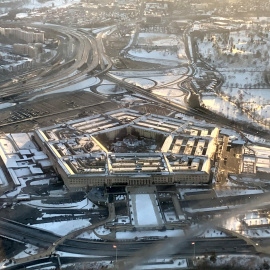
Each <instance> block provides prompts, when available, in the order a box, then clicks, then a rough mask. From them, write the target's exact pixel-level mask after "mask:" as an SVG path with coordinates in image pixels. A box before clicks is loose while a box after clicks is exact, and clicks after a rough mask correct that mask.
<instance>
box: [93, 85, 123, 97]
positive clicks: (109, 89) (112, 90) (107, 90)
mask: <svg viewBox="0 0 270 270" xmlns="http://www.w3.org/2000/svg"><path fill="white" fill-rule="evenodd" d="M97 91H98V92H99V93H100V94H104V95H117V94H123V93H126V92H127V91H126V90H125V89H124V88H120V87H116V85H115V84H102V85H100V86H98V87H97Z"/></svg>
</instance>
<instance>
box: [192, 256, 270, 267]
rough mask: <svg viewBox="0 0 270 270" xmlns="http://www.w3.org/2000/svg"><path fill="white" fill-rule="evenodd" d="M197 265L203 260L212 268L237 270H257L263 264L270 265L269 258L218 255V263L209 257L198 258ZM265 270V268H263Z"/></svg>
mask: <svg viewBox="0 0 270 270" xmlns="http://www.w3.org/2000/svg"><path fill="white" fill-rule="evenodd" d="M197 258H198V260H197V265H199V264H200V262H201V261H202V260H206V261H207V262H208V263H209V265H210V266H212V267H215V266H223V267H226V266H228V267H233V268H235V269H237V267H239V268H240V269H247V270H257V269H260V268H262V267H263V263H264V262H267V263H268V264H270V259H269V257H262V256H256V255H250V254H249V255H218V256H217V257H216V259H217V260H216V262H215V263H213V262H211V261H210V259H209V257H208V258H207V259H206V258H205V257H197ZM226 269H227V268H226ZM228 269H230V268H228ZM262 269H263V268H262Z"/></svg>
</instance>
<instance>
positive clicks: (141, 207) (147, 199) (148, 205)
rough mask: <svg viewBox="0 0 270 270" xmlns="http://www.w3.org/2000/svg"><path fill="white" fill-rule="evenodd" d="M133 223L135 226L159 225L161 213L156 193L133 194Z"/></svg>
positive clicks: (131, 197) (131, 196)
mask: <svg viewBox="0 0 270 270" xmlns="http://www.w3.org/2000/svg"><path fill="white" fill-rule="evenodd" d="M130 199H131V212H132V214H131V216H132V218H133V221H132V224H134V225H135V226H158V225H160V224H162V219H161V215H160V212H159V209H158V206H157V203H156V197H155V195H154V194H131V195H130Z"/></svg>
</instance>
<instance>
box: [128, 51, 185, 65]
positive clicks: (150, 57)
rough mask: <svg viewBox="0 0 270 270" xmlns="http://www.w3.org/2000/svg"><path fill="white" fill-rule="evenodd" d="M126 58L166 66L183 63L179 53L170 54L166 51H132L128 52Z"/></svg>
mask: <svg viewBox="0 0 270 270" xmlns="http://www.w3.org/2000/svg"><path fill="white" fill-rule="evenodd" d="M126 57H129V58H131V59H133V60H135V61H145V62H148V63H153V64H160V65H164V66H177V65H178V64H179V63H180V62H181V60H180V59H179V58H178V54H177V52H169V51H166V50H153V51H147V50H145V49H131V50H129V51H128V54H127V55H126Z"/></svg>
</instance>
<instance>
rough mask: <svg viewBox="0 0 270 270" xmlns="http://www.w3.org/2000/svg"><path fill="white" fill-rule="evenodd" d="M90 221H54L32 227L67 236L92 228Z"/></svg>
mask: <svg viewBox="0 0 270 270" xmlns="http://www.w3.org/2000/svg"><path fill="white" fill-rule="evenodd" d="M90 225H91V223H90V221H89V219H75V220H65V221H54V222H49V223H40V224H32V225H31V226H33V227H35V228H38V229H43V230H46V231H49V232H52V233H55V234H58V235H61V236H64V235H67V234H68V233H70V232H72V231H76V230H78V229H81V228H84V227H87V226H90Z"/></svg>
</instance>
